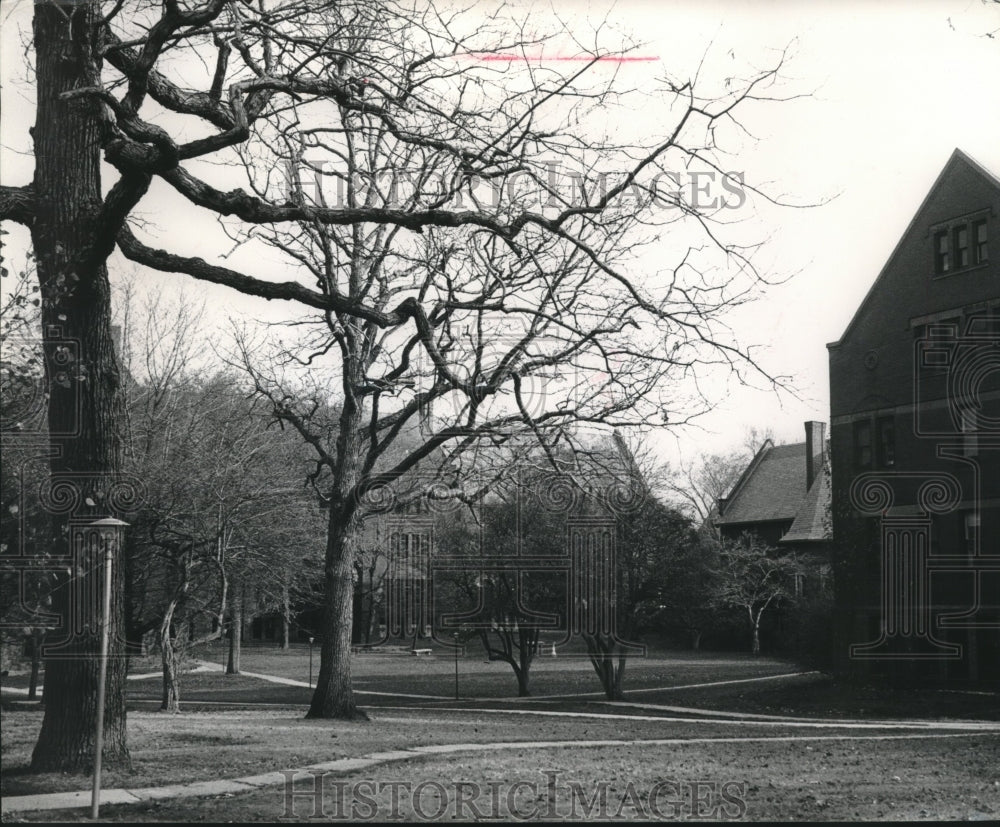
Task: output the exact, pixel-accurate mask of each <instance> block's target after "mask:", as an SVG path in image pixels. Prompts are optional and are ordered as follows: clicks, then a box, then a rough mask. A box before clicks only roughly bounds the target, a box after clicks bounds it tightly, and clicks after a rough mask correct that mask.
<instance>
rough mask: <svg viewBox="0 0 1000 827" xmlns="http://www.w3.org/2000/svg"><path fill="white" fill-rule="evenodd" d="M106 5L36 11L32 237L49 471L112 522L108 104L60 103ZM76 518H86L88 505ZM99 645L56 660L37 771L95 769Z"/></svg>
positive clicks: (118, 406) (109, 759) (118, 400)
mask: <svg viewBox="0 0 1000 827" xmlns="http://www.w3.org/2000/svg"><path fill="white" fill-rule="evenodd" d="M97 5H98V4H97V3H96V2H94V0H80V1H79V2H74V3H36V4H35V9H34V42H35V55H36V62H35V69H36V76H37V98H38V100H37V109H36V113H37V115H36V121H35V127H34V130H33V133H32V134H33V138H34V144H35V177H34V186H35V191H36V197H37V202H36V203H37V211H36V218H35V221H34V223H33V225H32V228H31V235H32V244H33V248H34V251H35V257H36V262H37V272H38V281H39V286H40V289H41V294H42V324H43V331H44V336H45V357H46V358H45V364H46V379H47V384H48V390H49V403H48V424H49V438H50V441H51V445H52V448H53V449H54V452H53V457H52V459H51V462H50V467H51V471H52V474H53V477H54V479H58V478H59V477H62V478H63V479H69V480H70V484H71V485H73V486H74V487H75V488H76V489H77V490H76V491H75V496H77V497H79V502H80V503H84V502H85V501H86V499H87V498H90V499H91V500H92V501H93V502H95V503H97V511H103V512H104V513H103V514H100V513H95V512H92V514H93V516H107V515H108V513H110V511H109V509H108V508H107V503H106V502H103V501H102V497H101V496H100V492H101V491H105V492H106V491H107V490H108V488H107V484H108V481H109V480H110V481H111V482H112V483H113V482H114V481H116V480H117V479H118V474H119V472H120V470H121V440H120V435H119V423H120V422H121V417H122V413H123V410H124V402H123V397H122V389H121V381H120V376H119V371H118V363H117V360H116V357H115V352H114V343H113V340H112V335H111V304H110V287H109V284H108V273H107V268H106V266H105V264H104V256H103V255H94V254H93V250H94V247H93V244H94V241H95V239H98V238H99V237H100V236H101V232H102V222H101V217H100V208H101V203H102V200H101V178H100V154H99V153H100V139H101V124H100V108H99V104H97V103H95V102H94V101H93V100H92V99H79V100H74V101H65V100H61V99H60V98H59V95H60V94H61V93H62V92H66V91H68V90H71V89H75V88H79V87H81V86H99V85H100V67H99V64H98V63H97V61H96V60H95V58H94V54H95V50H94V49H93V48H92V38H93V36H94V32H95V26H94V21H95V19H96V18H97V9H96V6H97ZM64 340H68V341H67V342H65V344H63V341H64ZM67 474H69V475H74V476H71V477H66V475H67ZM84 475H85V476H84ZM95 480H100V481H99V482H98V481H95ZM75 516H77V517H82V516H87V515H86V514H84V513H82V512H81V511H80V510H78V511H77V512H75ZM63 519H65V515H63ZM54 522H59V520H58V518H57V520H56V521H54ZM59 528H60V529H61V536H60V535H59V534H58V533H57V534H56V536H55V537H54V541H55V546H56V548H57V549H59V551H60V552H61V553H65V551H66V546H67V541H68V540H70V537H69V531H68V530H67V528H66V526H65V524H63V525H61V526H59ZM100 569H101V567H100V566H94V567H92V568H90V569H89V570H88V571H83V572H78V573H77V574H76V576H74V578H73V579H72V580H71V579H70V576H69V575H67V574H60V576H59V579H58V580H57V582H56V584H55V588H54V589H53V595H54V599H53V611H54V612H55V613H57V614H58V615H59V616H61V617H62V618H63V619H64V620H66V621H69V620H70V618H72V617H73V616H74V609H75V602H74V601H75V600H76V599H77V598H78V597H79V596H81V595H90V594H99V593H100V588H98V587H97V585H96V584H95V583H94V582H93V581H94V580H95V579H96V580H97V581H98V582H100V581H101V579H102V572H101V570H100ZM112 572H113V576H114V582H113V584H112V598H113V599H112V615H111V618H110V620H111V635H110V640H111V649H110V652H109V660H108V669H107V684H106V686H107V692H106V696H105V698H106V700H105V708H104V755H103V761H104V765H105V766H106V767H128V766H130V761H129V753H128V747H127V744H126V732H125V673H126V669H127V666H126V660H125V657H124V655H125V652H124V647H123V646H122V638H123V634H122V630H123V600H122V595H123V593H124V586H125V580H124V567H123V566H121V565H116V566H113V567H112ZM87 620H88V621H93V620H94V618H87ZM67 625H68V624H67ZM49 645H54V644H52V643H51V642H50V644H49ZM99 646H100V635H99V631H98V624H97V623H94V622H88V623H86V624H85V625H84V626H83V628H82V629H74V630H72V631H71V632H70V637H69V638H68V639H67V640H66V641H65V645H61V646H60V650H59V652H58V656H50V657H49V658H48V659H47V662H46V668H45V717H44V719H43V721H42V727H41V731H40V733H39V736H38V742H37V743H36V745H35V749H34V752H33V754H32V758H31V768H32V770H34V771H36V772H79V771H86V770H89V769H90V768H91V766H92V765H93V758H94V725H95V718H96V715H97V709H96V707H97V682H98V670H99V663H98V657H97V653H98V652H99V651H100V648H99Z"/></svg>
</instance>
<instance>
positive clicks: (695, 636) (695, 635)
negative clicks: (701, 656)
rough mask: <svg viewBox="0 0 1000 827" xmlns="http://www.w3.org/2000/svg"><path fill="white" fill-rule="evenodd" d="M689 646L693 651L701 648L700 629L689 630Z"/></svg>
mask: <svg viewBox="0 0 1000 827" xmlns="http://www.w3.org/2000/svg"><path fill="white" fill-rule="evenodd" d="M691 648H692V649H693V650H694V651H695V652H697V651H699V650H700V649H701V629H692V630H691Z"/></svg>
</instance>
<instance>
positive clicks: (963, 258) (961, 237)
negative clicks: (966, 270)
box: [955, 224, 969, 267]
mask: <svg viewBox="0 0 1000 827" xmlns="http://www.w3.org/2000/svg"><path fill="white" fill-rule="evenodd" d="M968 266H969V228H968V227H967V226H965V225H964V224H963V225H962V226H961V227H956V228H955V267H968Z"/></svg>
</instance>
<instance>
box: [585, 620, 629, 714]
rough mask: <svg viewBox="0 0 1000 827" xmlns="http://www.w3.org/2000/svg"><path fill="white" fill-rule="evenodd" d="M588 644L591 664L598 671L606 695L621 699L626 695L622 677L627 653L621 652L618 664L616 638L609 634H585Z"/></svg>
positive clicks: (613, 698) (617, 699)
mask: <svg viewBox="0 0 1000 827" xmlns="http://www.w3.org/2000/svg"><path fill="white" fill-rule="evenodd" d="M583 639H584V641H585V642H586V644H587V654H588V655H589V656H590V664H591V666H593V667H594V672H596V673H597V678H598V680H600V682H601V688H602V689H603V690H604V696H605V697H606V698H607V699H608V700H609V701H620V700H621V699H622V698H623V697H624V693H623V692H622V679H623V678H624V676H625V662H626V658H625V653H624V651H622V652H619V655H618V663H617V666H616V664H615V648H616V644H615V642H614V640H613V639H612V638H611V637H610V636H607V635H600V634H585V635H584V636H583Z"/></svg>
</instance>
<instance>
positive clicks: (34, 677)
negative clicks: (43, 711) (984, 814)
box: [28, 629, 45, 701]
mask: <svg viewBox="0 0 1000 827" xmlns="http://www.w3.org/2000/svg"><path fill="white" fill-rule="evenodd" d="M44 640H45V631H44V630H40V629H32V630H31V677H30V678H29V679H28V700H29V701H33V700H35V698H36V697H37V695H38V670H39V667H40V666H41V664H42V643H43V641H44Z"/></svg>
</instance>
